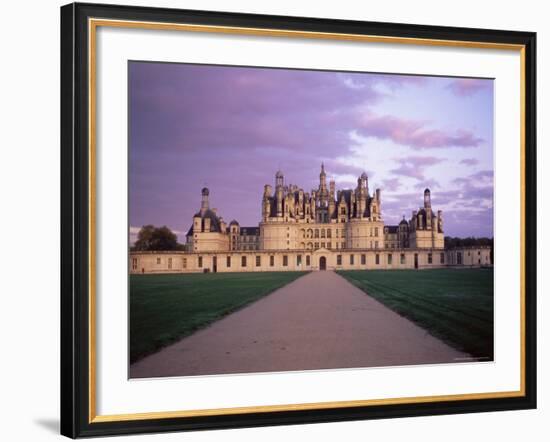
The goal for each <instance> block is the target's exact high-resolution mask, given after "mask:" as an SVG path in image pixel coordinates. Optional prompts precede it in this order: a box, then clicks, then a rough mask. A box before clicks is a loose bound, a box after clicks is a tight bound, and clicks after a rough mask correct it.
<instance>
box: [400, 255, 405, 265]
mask: <svg viewBox="0 0 550 442" xmlns="http://www.w3.org/2000/svg"><path fill="white" fill-rule="evenodd" d="M400 261H401V264H405V254H404V253H401V257H400Z"/></svg>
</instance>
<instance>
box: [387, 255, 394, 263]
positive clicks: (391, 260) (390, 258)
mask: <svg viewBox="0 0 550 442" xmlns="http://www.w3.org/2000/svg"><path fill="white" fill-rule="evenodd" d="M392 262H393V255H392V254H391V253H390V254H388V265H392Z"/></svg>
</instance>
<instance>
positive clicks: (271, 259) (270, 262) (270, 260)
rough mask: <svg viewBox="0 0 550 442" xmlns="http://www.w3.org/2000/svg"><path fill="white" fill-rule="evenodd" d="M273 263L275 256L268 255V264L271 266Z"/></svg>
mask: <svg viewBox="0 0 550 442" xmlns="http://www.w3.org/2000/svg"><path fill="white" fill-rule="evenodd" d="M274 265H275V257H274V256H273V255H272V256H270V257H269V266H270V267H273V266H274Z"/></svg>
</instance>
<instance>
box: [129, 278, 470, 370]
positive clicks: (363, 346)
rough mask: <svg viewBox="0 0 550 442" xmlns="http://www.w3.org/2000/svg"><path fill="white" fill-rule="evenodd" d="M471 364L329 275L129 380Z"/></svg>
mask: <svg viewBox="0 0 550 442" xmlns="http://www.w3.org/2000/svg"><path fill="white" fill-rule="evenodd" d="M467 356H468V355H467V354H464V353H461V352H459V351H457V350H454V349H453V348H451V347H449V346H448V345H447V344H445V343H443V342H442V341H440V340H438V339H436V338H434V337H433V336H431V335H430V334H428V333H427V332H426V331H425V330H424V329H422V328H420V327H418V326H417V325H415V324H414V323H412V322H411V321H409V320H408V319H405V318H403V317H402V316H399V315H398V314H397V313H394V312H393V311H391V310H390V309H388V308H387V307H385V306H384V305H382V304H381V303H379V302H378V301H376V300H374V299H373V298H371V297H370V296H367V295H366V294H365V293H364V292H363V291H361V290H360V289H358V288H357V287H355V286H354V285H352V284H351V283H349V282H348V281H346V280H345V279H344V278H342V277H341V276H339V275H337V274H336V273H334V272H330V271H327V272H312V273H308V274H306V275H304V276H303V277H301V278H298V279H297V280H295V281H293V282H291V283H290V284H288V285H286V286H284V287H282V288H280V289H278V290H276V291H274V292H273V293H271V294H270V295H268V296H266V297H264V298H262V299H260V300H258V301H256V302H255V303H253V304H251V305H249V306H247V307H245V308H243V309H242V310H239V311H237V312H235V313H233V314H231V315H228V316H226V317H225V318H223V319H221V320H219V321H217V322H215V323H214V324H212V325H210V326H209V327H207V328H205V329H203V330H199V331H198V332H196V333H194V334H193V335H191V336H188V337H186V338H183V339H181V340H180V341H178V342H176V343H174V344H172V345H170V346H168V347H166V348H164V349H162V350H160V351H159V352H157V353H155V354H153V355H150V356H148V357H145V358H144V359H142V360H140V361H138V362H136V363H135V364H133V365H131V367H130V377H131V378H142V377H159V376H189V375H207V374H226V373H253V372H265V371H293V370H306V369H329V368H351V367H376V366H392V365H410V364H427V363H442V362H454V361H455V360H458V358H463V357H467ZM455 358H456V359H455Z"/></svg>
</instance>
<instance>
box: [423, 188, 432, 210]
mask: <svg viewBox="0 0 550 442" xmlns="http://www.w3.org/2000/svg"><path fill="white" fill-rule="evenodd" d="M424 208H425V209H431V208H432V201H431V196H430V189H426V190H425V191H424Z"/></svg>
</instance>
